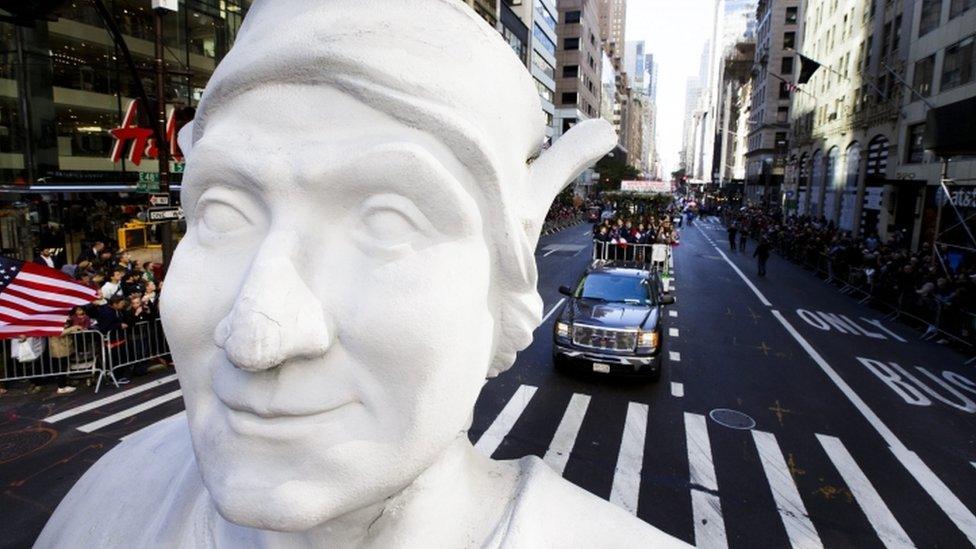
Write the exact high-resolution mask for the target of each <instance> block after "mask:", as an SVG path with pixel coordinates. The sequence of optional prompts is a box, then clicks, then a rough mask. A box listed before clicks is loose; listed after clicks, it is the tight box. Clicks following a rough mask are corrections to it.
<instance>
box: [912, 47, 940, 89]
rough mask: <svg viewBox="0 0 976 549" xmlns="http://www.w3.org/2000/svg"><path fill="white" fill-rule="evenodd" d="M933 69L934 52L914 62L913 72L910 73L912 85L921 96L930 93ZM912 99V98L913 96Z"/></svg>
mask: <svg viewBox="0 0 976 549" xmlns="http://www.w3.org/2000/svg"><path fill="white" fill-rule="evenodd" d="M934 70H935V54H932V55H930V56H928V57H926V58H925V59H919V60H918V61H916V62H915V73H914V74H913V75H912V87H913V88H915V91H917V92H918V95H921V96H922V97H928V96H930V95H932V73H933V71H934ZM913 99H914V98H913Z"/></svg>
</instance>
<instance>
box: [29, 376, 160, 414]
mask: <svg viewBox="0 0 976 549" xmlns="http://www.w3.org/2000/svg"><path fill="white" fill-rule="evenodd" d="M175 379H176V374H170V375H168V376H166V377H161V378H159V379H157V380H155V381H150V382H149V383H144V384H142V385H140V386H138V387H133V388H131V389H126V390H124V391H119V392H118V393H115V394H114V395H111V396H107V397H105V398H100V399H98V400H94V401H92V402H89V403H88V404H82V405H81V406H76V407H74V408H71V409H70V410H65V411H63V412H60V413H57V414H54V415H52V416H48V417H46V418H44V421H46V422H47V423H57V422H59V421H62V420H65V419H68V418H69V417H74V416H76V415H78V414H83V413H85V412H87V411H89V410H94V409H95V408H99V407H101V406H105V405H106V404H111V403H113V402H116V401H119V400H122V399H123V398H127V397H130V396H132V395H137V394H139V393H142V392H144V391H148V390H150V389H153V388H155V387H159V386H160V385H163V384H165V383H169V382H170V381H173V380H175Z"/></svg>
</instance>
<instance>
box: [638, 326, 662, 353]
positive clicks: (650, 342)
mask: <svg viewBox="0 0 976 549" xmlns="http://www.w3.org/2000/svg"><path fill="white" fill-rule="evenodd" d="M660 340H661V336H660V334H659V333H658V331H657V330H654V331H650V332H640V333H639V334H638V335H637V346H638V347H645V348H646V347H649V348H652V349H655V348H657V346H658V343H660Z"/></svg>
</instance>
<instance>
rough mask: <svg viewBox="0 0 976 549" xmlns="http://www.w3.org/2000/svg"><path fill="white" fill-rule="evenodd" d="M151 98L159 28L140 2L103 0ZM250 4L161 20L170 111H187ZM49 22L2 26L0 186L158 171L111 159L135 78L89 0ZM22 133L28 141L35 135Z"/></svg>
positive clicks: (232, 0)
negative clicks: (68, 176) (89, 173)
mask: <svg viewBox="0 0 976 549" xmlns="http://www.w3.org/2000/svg"><path fill="white" fill-rule="evenodd" d="M104 1H105V5H106V7H107V8H108V9H109V11H111V13H112V15H113V16H114V18H115V23H116V25H117V26H118V28H119V30H120V31H121V32H122V33H123V34H124V35H125V40H126V44H127V45H128V47H129V50H130V52H131V54H132V57H133V60H134V62H135V64H136V66H137V67H138V70H139V77H140V80H141V81H142V85H143V87H144V88H145V89H146V91H147V93H149V95H154V94H155V89H156V88H155V74H154V55H155V30H154V26H153V15H152V12H151V9H150V3H149V2H147V1H145V0H104ZM249 4H250V1H249V0H185V1H183V2H180V6H179V11H178V12H175V13H173V12H170V13H168V14H167V15H166V16H165V17H164V18H163V22H164V24H163V44H164V46H165V52H166V54H165V62H166V68H167V71H170V72H169V73H168V76H167V78H166V80H165V87H164V89H165V98H166V102H167V104H168V105H170V106H171V108H172V107H182V106H189V107H193V106H195V105H196V103H197V102H198V101H199V99H200V95H201V93H202V91H203V87H204V86H205V84H206V82H207V80H208V79H209V78H210V75H211V73H212V72H213V70H214V67H215V66H216V64H217V62H219V61H220V59H221V58H222V57H223V56H224V55H225V54H226V53H227V51H228V50H229V48H230V46H231V44H232V43H233V41H234V37H235V36H236V34H237V31H238V29H239V28H240V25H241V22H242V20H243V17H244V14H245V12H246V10H247V6H248V5H249ZM59 15H60V16H61V17H60V18H58V19H57V20H55V21H38V22H36V25H35V26H34V27H33V28H30V27H17V26H15V25H13V24H11V23H0V41H2V42H3V49H4V51H5V52H6V54H5V55H4V56H0V185H27V184H35V183H37V182H38V181H39V180H44V181H50V180H51V179H52V177H54V178H56V177H57V176H56V175H54V174H65V173H72V172H85V171H97V172H125V171H133V170H137V171H141V170H145V171H156V170H157V169H158V168H157V166H156V163H155V161H151V160H144V161H143V162H141V163H140V165H139V166H138V167H136V166H132V165H131V163H127V162H126V161H125V160H124V159H123V160H121V161H119V162H112V160H111V149H112V146H113V143H114V139H113V138H112V136H111V135H110V134H109V133H108V132H109V130H111V129H113V128H117V127H119V126H120V125H121V124H122V120H123V118H124V115H125V109H126V107H127V105H128V104H129V102H130V100H131V99H132V98H134V97H135V96H136V91H135V86H134V80H133V76H132V74H131V72H130V71H129V69H128V67H127V66H126V64H125V63H124V60H123V57H122V54H121V53H120V51H119V49H118V48H117V47H116V45H115V43H114V41H113V40H112V36H111V34H110V33H109V32H108V30H107V29H106V27H105V24H104V22H103V21H102V19H101V18H100V17H99V15H98V12H97V11H96V10H95V8H94V7H93V6H92V4H91V3H90V2H87V1H84V0H77V1H74V2H69V3H68V4H67V5H66V7H65V8H64V9H62V10H61V11H60V12H59ZM28 136H30V137H32V138H31V139H29V138H28Z"/></svg>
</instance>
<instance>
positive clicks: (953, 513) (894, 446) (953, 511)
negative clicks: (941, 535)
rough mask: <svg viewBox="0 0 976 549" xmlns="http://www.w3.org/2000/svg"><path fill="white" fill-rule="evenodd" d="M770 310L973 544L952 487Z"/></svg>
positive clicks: (970, 525) (975, 527) (973, 523)
mask: <svg viewBox="0 0 976 549" xmlns="http://www.w3.org/2000/svg"><path fill="white" fill-rule="evenodd" d="M772 313H773V316H775V317H776V319H777V320H779V322H780V324H782V325H783V327H784V328H786V331H787V332H789V333H790V335H791V336H793V339H795V340H796V341H797V343H799V344H800V346H801V347H803V350H804V351H806V352H807V354H808V355H810V358H812V359H813V361H814V362H815V363H816V364H817V365H818V366H820V369H821V370H823V372H824V373H825V374H827V377H828V378H830V380H831V381H833V382H834V385H836V386H837V388H838V389H840V391H841V393H843V394H844V396H846V397H847V399H848V400H850V401H851V404H853V405H854V407H855V408H857V410H858V411H859V412H861V415H862V416H864V419H866V420H867V422H868V423H870V424H871V426H872V427H874V430H875V431H877V432H878V434H879V435H881V438H883V439H884V440H885V442H886V443H887V444H888V447H889V449H890V450H891V452H892V453H893V454H894V455H895V458H897V459H898V461H900V462H901V464H902V466H904V467H905V469H907V470H908V472H909V473H910V474H911V475H912V476H913V477H915V480H916V481H918V483H919V484H920V485H921V486H922V489H924V490H925V491H926V493H928V495H929V496H931V498H932V499H934V500H935V502H936V503H937V504H938V505H939V507H940V508H941V509H942V511H943V512H944V513H945V514H946V515H948V517H949V520H951V521H952V522H953V523H954V524H955V525H956V527H958V528H959V529H960V530H961V531H962V532H963V533H964V534H965V535H966V537H967V538H968V539H969V541H970V543H973V544H974V545H976V515H973V512H972V511H970V510H969V509H968V508H966V506H965V505H964V504H963V502H962V501H960V500H959V498H958V497H957V496H956V495H955V494H953V493H952V491H951V490H949V487H948V486H946V485H945V483H943V482H942V480H941V479H940V478H939V477H937V476H936V474H935V473H934V472H932V469H930V468H929V466H928V465H926V464H925V462H923V461H922V460H921V459H920V458H919V457H918V455H917V454H915V452H912V451H911V450H909V449H908V447H906V446H905V445H904V444H902V442H901V440H899V439H898V437H897V436H895V434H894V433H893V432H892V431H891V429H889V428H888V426H887V425H885V424H884V422H882V421H881V418H879V417H878V415H877V414H875V413H874V411H873V410H871V408H870V407H868V405H867V403H865V402H864V400H862V399H861V397H860V396H858V394H857V393H855V392H854V390H853V389H851V386H850V385H848V384H847V382H846V381H844V380H843V378H841V377H840V375H839V374H838V373H837V371H836V370H834V369H833V368H832V367H831V366H830V364H828V363H827V361H826V360H824V358H823V357H822V356H820V353H818V352H817V351H816V349H814V348H813V346H811V345H810V343H808V342H807V340H806V339H804V338H803V336H801V335H800V333H799V332H797V331H796V329H795V328H794V327H793V326H792V325H791V324H790V323H789V322H788V321H787V320H786V318H785V317H784V316H783V315H782V314H781V313H780V312H779V311H777V310H773V311H772Z"/></svg>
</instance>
